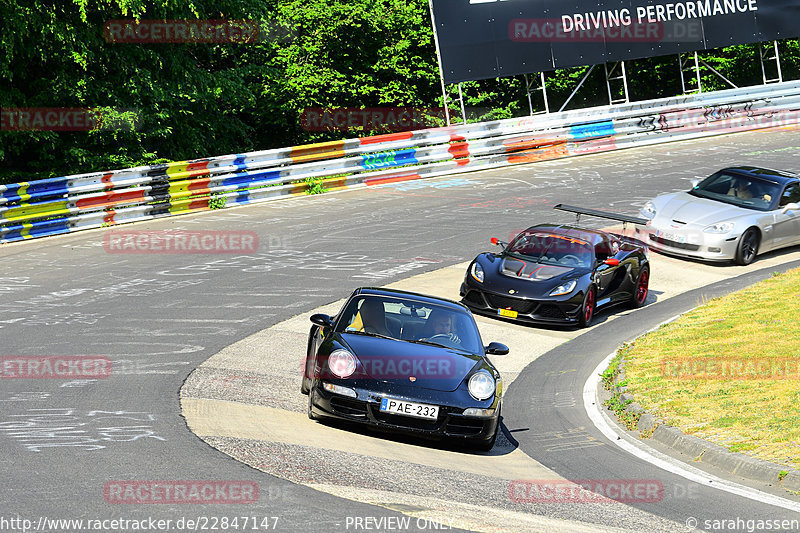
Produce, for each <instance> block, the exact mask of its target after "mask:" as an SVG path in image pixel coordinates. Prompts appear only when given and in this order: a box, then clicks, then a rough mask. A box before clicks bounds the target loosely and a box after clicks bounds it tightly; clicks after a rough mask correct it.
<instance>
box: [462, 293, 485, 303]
mask: <svg viewBox="0 0 800 533" xmlns="http://www.w3.org/2000/svg"><path fill="white" fill-rule="evenodd" d="M464 299H465V300H466V301H468V302H470V303H473V304H475V305H480V306H481V307H486V302H485V301H484V300H483V297H482V296H481V293H479V292H478V291H469V293H468V294H467V296H466V297H465V298H464Z"/></svg>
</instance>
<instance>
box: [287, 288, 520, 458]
mask: <svg viewBox="0 0 800 533" xmlns="http://www.w3.org/2000/svg"><path fill="white" fill-rule="evenodd" d="M311 322H313V324H314V325H313V326H312V327H311V331H310V333H309V337H308V351H307V354H306V362H305V371H304V375H303V380H302V385H301V392H302V393H303V394H308V417H309V418H311V419H312V420H315V419H319V418H332V419H339V420H346V421H349V422H357V423H361V424H367V425H369V426H371V427H374V428H378V429H381V430H386V431H392V432H399V433H406V434H413V435H418V436H422V437H428V438H437V439H444V438H447V439H455V440H458V441H460V442H462V443H465V444H468V445H470V446H473V447H476V448H478V449H482V450H489V449H491V448H492V447H493V446H494V442H495V439H496V437H497V431H498V424H499V419H500V405H501V399H502V396H503V381H502V379H501V377H500V373H499V372H498V371H497V369H496V368H495V367H494V366H493V365H492V363H491V362H490V361H489V359H488V358H487V355H504V354H507V353H508V348H507V347H506V346H504V345H502V344H499V343H495V342H493V343H491V344H489V345H488V346H485V347H484V345H483V343H482V341H481V337H480V333H479V332H478V327H477V325H476V324H475V319H474V318H473V316H472V314H471V313H470V312H469V309H467V308H466V307H464V306H463V305H461V304H459V303H456V302H453V301H450V300H445V299H441V298H434V297H431V296H424V295H421V294H416V293H411V292H404V291H396V290H389V289H373V288H360V289H356V290H355V291H354V292H353V294H352V295H351V296H350V298H349V299H348V300H347V302H346V303H345V304H344V306H343V308H342V310H341V311H340V312H339V314H337V315H336V316H334V317H330V316H328V315H323V314H316V315H313V316H311Z"/></svg>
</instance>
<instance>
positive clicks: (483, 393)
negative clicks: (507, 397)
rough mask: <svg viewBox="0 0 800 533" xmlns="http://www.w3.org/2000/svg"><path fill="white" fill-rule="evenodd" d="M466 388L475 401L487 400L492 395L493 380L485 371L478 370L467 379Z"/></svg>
mask: <svg viewBox="0 0 800 533" xmlns="http://www.w3.org/2000/svg"><path fill="white" fill-rule="evenodd" d="M468 388H469V393H470V394H471V395H472V397H473V398H475V399H476V400H487V399H489V398H491V397H492V394H494V378H493V377H492V376H491V375H490V374H489V373H488V372H487V371H485V370H479V371H478V372H475V373H474V374H472V377H471V378H469V383H468Z"/></svg>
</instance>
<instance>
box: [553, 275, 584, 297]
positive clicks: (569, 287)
mask: <svg viewBox="0 0 800 533" xmlns="http://www.w3.org/2000/svg"><path fill="white" fill-rule="evenodd" d="M577 284H578V280H576V279H571V280H569V281H567V282H564V283H562V284H561V285H559V286H558V287H556V288H555V289H553V290H552V291H550V296H561V295H562V294H569V293H571V292H572V291H574V290H575V285H577Z"/></svg>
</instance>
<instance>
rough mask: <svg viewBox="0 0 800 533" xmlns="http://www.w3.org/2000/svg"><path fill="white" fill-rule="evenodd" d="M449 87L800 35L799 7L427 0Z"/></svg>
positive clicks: (751, 2) (792, 1)
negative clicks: (470, 81) (467, 82)
mask: <svg viewBox="0 0 800 533" xmlns="http://www.w3.org/2000/svg"><path fill="white" fill-rule="evenodd" d="M432 4H433V14H434V20H435V25H436V31H437V36H438V41H439V48H440V52H441V60H442V70H443V72H444V78H445V82H446V83H457V82H461V81H467V80H478V79H486V78H494V77H500V76H513V75H518V74H526V73H532V72H544V71H548V70H554V69H556V68H568V67H575V66H581V65H593V64H599V63H605V62H612V61H620V60H627V59H637V58H643V57H655V56H661V55H668V54H677V53H679V52H690V51H694V50H704V49H708V48H718V47H722V46H731V45H734V44H745V43H753V42H760V41H769V40H773V39H784V38H790V37H797V36H798V35H800V4H799V3H798V2H797V0H684V1H681V0H566V1H564V0H432Z"/></svg>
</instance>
